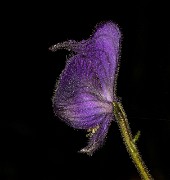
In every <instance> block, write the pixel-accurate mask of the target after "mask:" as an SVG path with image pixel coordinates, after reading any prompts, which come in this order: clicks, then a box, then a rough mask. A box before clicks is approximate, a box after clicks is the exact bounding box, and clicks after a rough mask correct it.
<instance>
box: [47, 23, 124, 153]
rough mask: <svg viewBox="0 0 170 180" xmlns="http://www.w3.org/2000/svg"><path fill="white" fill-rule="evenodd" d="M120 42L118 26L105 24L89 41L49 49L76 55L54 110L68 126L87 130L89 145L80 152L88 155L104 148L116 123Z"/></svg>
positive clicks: (68, 66)
mask: <svg viewBox="0 0 170 180" xmlns="http://www.w3.org/2000/svg"><path fill="white" fill-rule="evenodd" d="M120 38H121V34H120V31H119V28H118V26H117V25H116V24H114V23H112V22H106V23H103V24H100V25H98V26H97V27H96V30H95V32H94V33H93V35H92V36H91V37H90V38H89V39H87V40H83V41H81V42H76V41H71V40H70V41H66V42H63V43H58V44H56V45H54V46H52V47H51V48H50V50H52V51H56V50H58V49H67V50H70V51H73V52H74V55H73V56H72V57H71V58H69V59H68V60H67V63H66V67H65V69H64V70H63V72H62V73H61V75H60V78H59V81H58V82H57V86H56V90H55V93H54V96H53V107H54V112H55V114H56V115H57V116H59V117H60V118H61V119H62V120H63V121H65V122H66V123H67V124H69V125H70V126H72V127H74V128H77V129H85V130H87V132H88V137H89V142H88V145H87V146H86V147H85V148H83V149H81V150H80V152H83V153H87V154H89V155H92V154H93V152H94V151H95V150H96V149H97V148H98V147H100V146H101V145H102V144H103V142H104V139H105V137H106V134H107V132H108V128H109V125H110V123H111V121H112V120H113V116H114V115H113V104H112V102H113V101H117V98H116V95H115V91H116V76H117V72H118V59H119V51H120V47H119V46H120Z"/></svg>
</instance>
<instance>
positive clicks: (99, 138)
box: [80, 114, 113, 155]
mask: <svg viewBox="0 0 170 180" xmlns="http://www.w3.org/2000/svg"><path fill="white" fill-rule="evenodd" d="M102 118H103V121H102V122H101V123H100V125H99V128H98V130H97V132H95V133H94V134H93V135H92V137H91V138H90V139H89V142H88V145H87V146H86V147H85V148H83V149H81V150H80V152H82V153H87V154H88V155H92V154H93V153H94V151H95V150H96V149H98V148H99V147H101V146H102V145H103V143H104V140H105V137H106V135H107V132H108V129H109V126H110V122H111V120H112V118H113V117H112V114H107V115H105V116H102Z"/></svg>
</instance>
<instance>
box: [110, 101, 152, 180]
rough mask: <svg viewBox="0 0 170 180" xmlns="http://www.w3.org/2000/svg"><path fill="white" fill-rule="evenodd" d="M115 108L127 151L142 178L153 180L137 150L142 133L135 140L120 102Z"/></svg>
mask: <svg viewBox="0 0 170 180" xmlns="http://www.w3.org/2000/svg"><path fill="white" fill-rule="evenodd" d="M113 107H114V115H115V117H116V120H117V123H118V126H119V128H120V131H121V135H122V138H123V140H124V144H125V145H126V149H127V151H128V153H129V155H130V156H131V158H132V160H133V163H134V164H135V166H136V168H137V170H138V172H139V174H140V176H141V178H142V179H143V180H151V179H153V178H152V177H151V175H150V174H149V171H148V169H147V167H146V165H145V163H144V162H143V160H142V158H141V155H140V154H139V151H138V149H137V146H136V144H135V142H136V140H137V139H138V137H139V135H140V132H138V133H137V135H136V136H135V138H133V137H132V133H131V129H130V126H129V123H128V120H127V118H126V114H125V111H124V109H123V107H122V105H121V103H120V102H113Z"/></svg>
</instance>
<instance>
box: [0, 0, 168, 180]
mask: <svg viewBox="0 0 170 180" xmlns="http://www.w3.org/2000/svg"><path fill="white" fill-rule="evenodd" d="M5 8H6V10H5V11H4V13H3V15H2V17H3V22H2V23H3V24H1V30H2V31H3V33H2V34H1V36H2V39H3V40H4V41H3V42H2V41H1V44H2V45H3V52H4V56H2V62H4V64H3V65H2V66H1V67H2V78H3V80H2V83H3V84H2V86H1V89H2V90H4V93H2V98H1V99H2V101H1V102H2V106H3V109H4V110H2V114H1V131H0V139H1V142H0V143H1V148H0V150H1V154H0V177H1V178H0V179H2V180H5V179H9V180H11V179H23V180H25V179H34V178H36V179H45V180H47V179H48V180H54V179H66V178H67V176H68V178H71V179H72V178H74V179H98V178H101V179H116V180H119V179H120V180H121V179H123V180H124V179H127V180H132V179H133V180H137V179H140V178H139V176H138V174H137V171H136V169H135V166H134V165H133V163H132V162H131V159H130V157H129V156H128V153H127V152H126V149H125V146H124V144H123V141H122V139H121V137H120V132H119V129H118V126H117V124H116V123H115V122H113V123H112V125H111V127H110V129H109V133H108V136H107V140H106V143H105V145H104V146H103V147H102V148H101V149H99V150H98V151H97V152H96V153H95V154H94V155H93V156H92V157H89V156H87V155H84V154H79V153H77V151H78V150H80V149H81V148H82V147H84V146H85V145H86V143H87V139H86V137H85V134H86V133H85V132H84V131H81V130H74V129H72V128H71V127H68V126H67V125H66V124H64V123H63V122H62V121H60V120H59V119H58V118H57V117H55V116H54V113H53V109H52V103H51V97H52V95H53V91H54V86H55V82H56V79H57V78H58V77H59V75H60V73H61V71H62V70H63V68H64V66H65V61H66V58H67V57H68V55H69V53H68V52H67V51H64V50H62V51H58V52H56V53H52V52H50V51H48V47H49V46H51V45H53V44H55V43H57V42H62V41H65V40H68V39H74V40H77V41H79V40H82V39H87V38H88V37H89V36H90V35H91V34H92V30H93V29H94V27H95V25H96V24H97V23H100V22H101V21H107V20H112V21H113V22H116V23H117V24H118V25H119V27H120V29H121V32H122V35H123V39H122V48H121V64H120V71H119V76H118V83H117V84H118V87H117V95H118V96H119V97H121V98H122V103H123V105H124V109H125V111H126V113H127V116H128V119H129V122H130V126H131V128H132V132H133V133H134V134H135V133H136V132H137V131H138V130H140V131H141V137H140V138H139V141H138V147H139V150H140V152H141V155H142V157H143V159H144V161H145V163H146V165H147V166H148V168H149V170H150V172H151V174H152V175H153V177H154V179H155V180H168V179H170V165H169V162H170V155H169V152H170V148H169V142H170V115H169V109H170V106H169V100H168V98H169V96H170V94H169V92H170V91H169V83H170V41H169V27H168V24H169V17H168V16H169V9H168V5H167V4H164V2H163V1H161V3H156V2H149V1H147V2H144V1H138V2H136V3H132V2H131V3H127V2H126V3H125V2H123V1H119V2H117V1H110V2H105V1H102V2H96V3H95V2H94V4H93V3H92V2H90V3H88V2H86V1H82V2H81V1H80V2H78V3H73V2H70V3H68V2H63V3H61V2H59V1H58V2H57V1H56V2H55V3H50V2H48V3H45V2H44V3H42V2H41V3H39V4H33V3H32V4H27V3H24V4H23V3H22V4H20V3H18V4H16V3H15V4H7V6H5ZM3 100H4V101H3Z"/></svg>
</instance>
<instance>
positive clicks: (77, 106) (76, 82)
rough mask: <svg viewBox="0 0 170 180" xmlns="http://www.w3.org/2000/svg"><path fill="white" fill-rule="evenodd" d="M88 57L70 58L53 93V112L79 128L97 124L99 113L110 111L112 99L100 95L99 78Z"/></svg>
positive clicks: (87, 127) (99, 118)
mask: <svg viewBox="0 0 170 180" xmlns="http://www.w3.org/2000/svg"><path fill="white" fill-rule="evenodd" d="M87 60H88V59H86V58H82V57H81V58H80V57H79V56H74V57H73V58H72V60H70V62H69V63H68V64H67V65H66V68H65V70H64V71H63V72H62V74H61V76H60V80H59V83H58V86H57V89H56V91H55V95H54V97H53V106H54V111H55V113H56V115H58V116H59V117H60V118H61V119H63V120H64V121H66V123H68V124H70V125H71V126H73V127H75V128H79V129H89V128H90V127H93V126H96V125H97V124H99V123H100V122H101V119H102V118H101V117H100V116H101V115H102V114H109V113H112V103H111V102H109V101H106V99H105V98H104V97H103V96H102V94H101V93H102V92H101V84H100V81H99V80H98V79H97V75H96V73H95V72H93V68H92V67H91V65H92V64H87V63H86V62H87Z"/></svg>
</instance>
